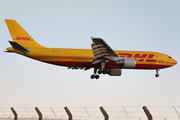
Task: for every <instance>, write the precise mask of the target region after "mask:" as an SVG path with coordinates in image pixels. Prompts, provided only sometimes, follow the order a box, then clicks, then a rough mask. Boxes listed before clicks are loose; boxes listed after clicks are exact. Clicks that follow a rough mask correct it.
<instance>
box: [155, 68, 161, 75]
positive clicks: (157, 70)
mask: <svg viewBox="0 0 180 120" xmlns="http://www.w3.org/2000/svg"><path fill="white" fill-rule="evenodd" d="M159 71H160V69H156V74H155V77H159V74H158V72H159Z"/></svg>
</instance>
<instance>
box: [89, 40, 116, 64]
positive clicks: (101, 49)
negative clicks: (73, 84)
mask: <svg viewBox="0 0 180 120" xmlns="http://www.w3.org/2000/svg"><path fill="white" fill-rule="evenodd" d="M91 39H92V41H93V43H92V44H91V48H92V51H93V54H94V57H95V59H94V60H93V61H92V64H97V63H100V62H105V61H106V60H111V61H116V59H117V58H119V56H118V55H117V54H116V53H115V52H114V50H113V49H112V48H111V47H110V46H109V45H108V44H107V43H106V42H105V41H104V40H103V39H101V38H93V37H91Z"/></svg>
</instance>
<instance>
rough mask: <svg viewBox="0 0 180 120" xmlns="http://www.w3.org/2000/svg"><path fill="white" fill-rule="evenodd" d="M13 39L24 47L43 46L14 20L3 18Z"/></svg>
mask: <svg viewBox="0 0 180 120" xmlns="http://www.w3.org/2000/svg"><path fill="white" fill-rule="evenodd" d="M5 21H6V24H7V27H8V29H9V32H10V34H11V37H12V39H13V41H15V42H17V43H19V44H20V45H22V46H24V47H27V48H29V47H38V48H44V47H43V46H42V45H40V44H38V43H37V42H36V41H35V40H34V39H33V38H32V37H31V36H30V35H29V34H28V33H27V32H26V31H25V30H24V29H23V28H22V27H21V26H20V25H19V24H18V23H17V22H16V21H15V20H10V19H5Z"/></svg>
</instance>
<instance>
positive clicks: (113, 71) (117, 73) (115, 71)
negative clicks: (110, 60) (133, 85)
mask: <svg viewBox="0 0 180 120" xmlns="http://www.w3.org/2000/svg"><path fill="white" fill-rule="evenodd" d="M106 74H109V75H110V76H121V74H122V70H121V69H119V68H117V69H106Z"/></svg>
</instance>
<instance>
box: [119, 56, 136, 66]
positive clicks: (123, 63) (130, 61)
mask: <svg viewBox="0 0 180 120" xmlns="http://www.w3.org/2000/svg"><path fill="white" fill-rule="evenodd" d="M116 64H117V65H121V66H123V67H124V68H134V67H135V66H136V60H135V59H129V58H125V59H120V60H117V61H116Z"/></svg>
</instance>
